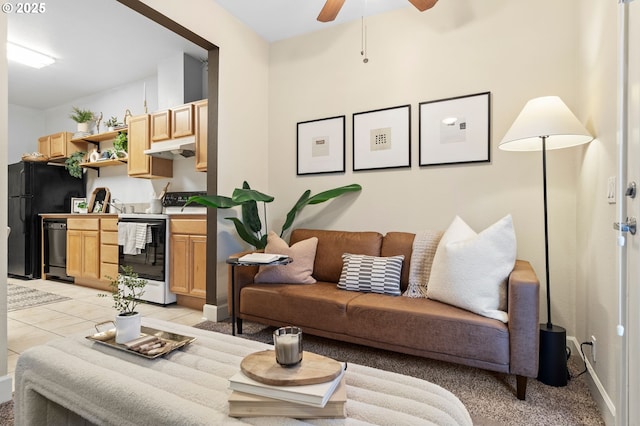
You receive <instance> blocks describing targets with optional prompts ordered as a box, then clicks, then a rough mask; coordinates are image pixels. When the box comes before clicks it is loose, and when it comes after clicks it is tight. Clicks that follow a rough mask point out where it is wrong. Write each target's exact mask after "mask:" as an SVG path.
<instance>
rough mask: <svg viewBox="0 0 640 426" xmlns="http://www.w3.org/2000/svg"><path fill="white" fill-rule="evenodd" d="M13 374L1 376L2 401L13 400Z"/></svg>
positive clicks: (0, 397) (0, 391)
mask: <svg viewBox="0 0 640 426" xmlns="http://www.w3.org/2000/svg"><path fill="white" fill-rule="evenodd" d="M12 381H13V380H12V378H11V376H3V377H0V403H3V402H7V401H11V398H13V392H12V389H13V386H12Z"/></svg>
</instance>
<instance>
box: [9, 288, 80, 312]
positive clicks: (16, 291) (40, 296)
mask: <svg viewBox="0 0 640 426" xmlns="http://www.w3.org/2000/svg"><path fill="white" fill-rule="evenodd" d="M68 299H69V298H68V297H66V296H59V295H57V294H53V293H48V292H46V291H40V290H36V289H34V288H29V287H23V286H21V285H17V284H10V283H7V311H8V312H11V311H17V310H20V309H27V308H31V307H34V306H40V305H46V304H47V303H54V302H61V301H63V300H68Z"/></svg>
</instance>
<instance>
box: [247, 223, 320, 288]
mask: <svg viewBox="0 0 640 426" xmlns="http://www.w3.org/2000/svg"><path fill="white" fill-rule="evenodd" d="M317 246H318V239H317V238H315V237H312V238H308V239H306V240H302V241H298V242H297V243H295V244H292V245H291V247H289V245H288V244H287V243H286V241H284V240H283V239H282V238H280V237H279V236H278V234H276V233H275V232H273V231H271V232H269V235H268V236H267V246H266V247H265V249H264V252H265V253H273V254H283V255H287V256H289V257H290V258H292V259H293V262H291V263H289V264H288V265H274V266H260V270H259V271H258V273H257V274H256V277H255V280H254V281H255V282H257V283H279V284H313V283H315V282H316V280H315V278H314V277H313V276H312V275H311V274H312V273H313V263H314V260H315V257H316V247H317Z"/></svg>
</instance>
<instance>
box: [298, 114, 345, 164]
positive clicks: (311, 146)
mask: <svg viewBox="0 0 640 426" xmlns="http://www.w3.org/2000/svg"><path fill="white" fill-rule="evenodd" d="M344 122H345V116H344V115H341V116H338V117H330V118H323V119H320V120H311V121H303V122H301V123H298V126H297V130H296V139H297V146H296V151H297V169H296V170H297V172H296V173H297V174H298V175H308V174H318V173H335V172H344V168H345V167H344V165H345V160H344V147H345V130H344Z"/></svg>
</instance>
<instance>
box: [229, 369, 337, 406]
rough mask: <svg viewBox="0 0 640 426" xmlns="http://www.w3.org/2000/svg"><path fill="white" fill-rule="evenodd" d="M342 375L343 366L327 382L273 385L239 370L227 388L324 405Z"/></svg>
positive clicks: (313, 404)
mask: <svg viewBox="0 0 640 426" xmlns="http://www.w3.org/2000/svg"><path fill="white" fill-rule="evenodd" d="M342 376H344V368H343V369H342V370H341V371H340V374H339V375H338V377H336V378H335V379H333V380H331V381H329V382H325V383H318V384H315V385H300V386H274V385H267V384H265V383H260V382H258V381H256V380H253V379H251V378H249V377H247V376H245V375H244V373H242V371H239V372H237V373H236V374H235V375H233V376H232V377H231V378H230V379H229V389H232V390H235V391H238V392H244V393H250V394H254V395H260V396H266V397H268V398H273V399H280V400H283V401H289V402H296V403H298V404H305V405H311V406H313V407H324V406H325V405H326V404H327V401H328V400H329V398H331V395H332V394H333V392H334V391H335V390H336V387H337V386H338V384H340V380H341V379H342Z"/></svg>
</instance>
